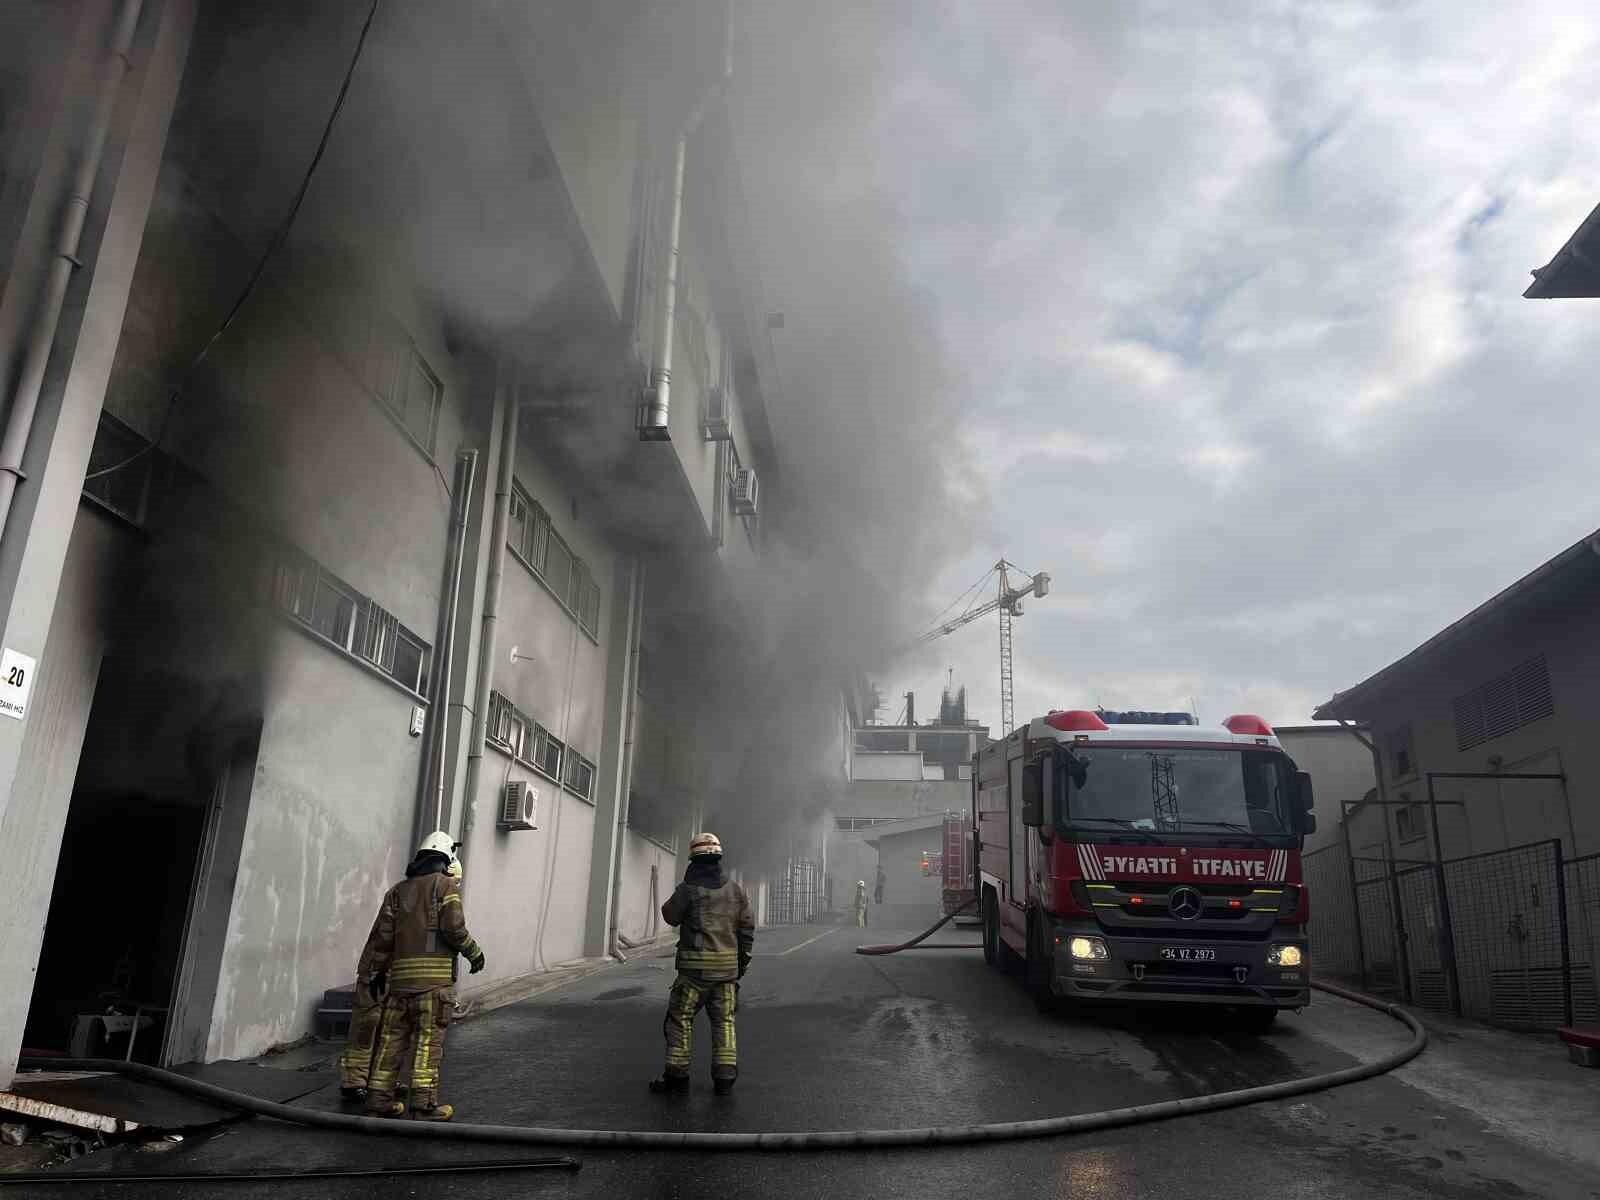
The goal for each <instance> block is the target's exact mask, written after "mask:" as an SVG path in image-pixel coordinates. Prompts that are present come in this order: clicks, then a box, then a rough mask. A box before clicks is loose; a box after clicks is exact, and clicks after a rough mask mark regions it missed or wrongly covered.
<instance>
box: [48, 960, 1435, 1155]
mask: <svg viewBox="0 0 1600 1200" xmlns="http://www.w3.org/2000/svg"><path fill="white" fill-rule="evenodd" d="M930 932H931V931H930ZM1312 986H1313V987H1315V988H1318V989H1320V990H1322V991H1324V992H1329V993H1331V994H1333V995H1335V996H1341V997H1343V998H1344V999H1346V1000H1353V1001H1355V1002H1356V1003H1357V1004H1364V1005H1366V1006H1367V1007H1368V1008H1375V1009H1377V1010H1378V1011H1379V1012H1382V1013H1387V1014H1388V1015H1389V1016H1391V1017H1393V1018H1394V1019H1395V1020H1397V1021H1399V1022H1401V1023H1402V1024H1404V1025H1405V1026H1406V1027H1407V1028H1408V1029H1410V1031H1411V1040H1410V1041H1408V1042H1407V1043H1406V1044H1405V1045H1404V1046H1402V1047H1401V1048H1400V1049H1398V1050H1395V1051H1392V1052H1391V1053H1389V1054H1386V1055H1384V1056H1383V1057H1382V1058H1379V1059H1375V1060H1373V1061H1372V1062H1367V1063H1357V1064H1356V1065H1354V1066H1350V1067H1345V1068H1343V1069H1342V1070H1339V1071H1325V1072H1323V1073H1322V1074H1319V1075H1308V1076H1305V1077H1304V1078H1301V1079H1288V1080H1284V1081H1283V1082H1281V1083H1268V1084H1261V1085H1260V1086H1257V1087H1247V1088H1236V1089H1234V1090H1233V1091H1227V1092H1213V1093H1210V1094H1209V1095H1204V1096H1185V1097H1184V1098H1182V1099H1180V1100H1162V1101H1158V1102H1156V1103H1154V1104H1135V1105H1131V1106H1129V1107H1127V1108H1112V1109H1105V1110H1103V1111H1101V1112H1090V1113H1074V1114H1072V1115H1070V1116H1061V1117H1044V1118H1042V1119H1039V1120H1034V1121H996V1122H992V1123H989V1124H980V1125H935V1126H926V1127H922V1128H916V1129H837V1130H801V1131H796V1132H777V1133H679V1132H674V1131H668V1130H664V1129H661V1130H657V1129H556V1128H543V1127H538V1126H521V1125H473V1124H465V1123H463V1124H455V1123H452V1124H448V1125H445V1124H439V1123H437V1122H432V1121H390V1120H384V1119H382V1118H378V1117H356V1116H346V1115H345V1114H343V1113H327V1112H317V1111H315V1110H312V1109H305V1108H295V1107H293V1106H291V1105H288V1104H276V1103H274V1102H272V1101H270V1100H260V1099H257V1098H256V1097H254V1096H246V1095H243V1094H242V1093H239V1092H233V1091H229V1090H228V1089H227V1088H220V1087H217V1086H216V1085H215V1084H209V1083H202V1082H200V1080H198V1079H191V1078H189V1077H188V1076H187V1075H177V1074H174V1073H173V1072H171V1071H163V1070H161V1069H160V1068H158V1067H148V1066H145V1065H144V1064H143V1063H126V1062H121V1061H119V1060H116V1059H99V1058H89V1059H65V1060H63V1059H55V1058H41V1059H23V1061H22V1063H21V1066H23V1067H25V1068H37V1069H40V1070H55V1071H115V1072H117V1073H119V1074H123V1075H130V1076H132V1077H133V1078H135V1079H142V1080H145V1081H147V1082H149V1083H156V1084H160V1085H162V1086H165V1087H169V1088H172V1089H174V1090H176V1091H180V1092H187V1093H188V1094H190V1095H192V1096H199V1097H200V1098H201V1099H203V1100H211V1101H213V1102H215V1103H218V1104H223V1105H226V1106H227V1107H229V1108H235V1109H240V1110H242V1111H244V1112H249V1113H255V1114H256V1115H257V1116H263V1117H276V1118H277V1119H278V1120H281V1121H291V1122H294V1123H295V1124H298V1125H309V1126H312V1127H313V1128H318V1129H333V1130H339V1131H341V1132H345V1133H380V1134H391V1135H395V1136H400V1137H410V1138H429V1139H438V1140H446V1141H457V1142H499V1143H510V1144H513V1145H531V1146H608V1147H614V1148H624V1149H640V1150H645V1149H648V1150H822V1149H836V1150H864V1149H871V1148H878V1149H881V1148H883V1147H886V1146H958V1145H965V1144H968V1143H973V1142H1009V1141H1019V1140H1021V1139H1024V1138H1040V1137H1056V1136H1059V1135H1061V1134H1068V1133H1088V1132H1090V1131H1091V1130H1099V1129H1116V1128H1120V1127H1122V1126H1125V1125H1142V1124H1145V1123H1147V1122H1150V1121H1162V1120H1166V1119H1168V1118H1170V1117H1185V1116H1193V1115H1195V1114H1197V1113H1207V1112H1217V1111H1219V1110H1221V1109H1226V1108H1239V1107H1241V1106H1243V1105H1246V1104H1259V1103H1260V1102H1261V1101H1263V1100H1283V1099H1287V1098H1288V1097H1290V1096H1303V1095H1306V1094H1307V1093H1309V1092H1320V1091H1324V1090H1326V1089H1328V1088H1333V1087H1340V1086H1342V1085H1343V1084H1347V1083H1355V1082H1357V1081H1358V1080H1362V1079H1371V1078H1372V1077H1373V1076H1375V1075H1382V1074H1384V1073H1385V1072H1387V1071H1392V1070H1394V1069H1395V1068H1396V1067H1398V1066H1401V1065H1403V1064H1404V1063H1407V1062H1410V1061H1411V1060H1412V1059H1413V1058H1415V1057H1416V1056H1417V1055H1418V1054H1420V1053H1422V1048H1423V1047H1424V1046H1426V1045H1427V1044H1428V1034H1427V1031H1426V1030H1425V1029H1423V1027H1422V1024H1421V1023H1420V1022H1419V1021H1418V1020H1417V1019H1416V1018H1415V1017H1413V1016H1412V1015H1411V1014H1410V1013H1409V1012H1407V1011H1406V1010H1405V1009H1403V1008H1401V1007H1400V1006H1399V1005H1398V1004H1390V1003H1388V1002H1387V1001H1384V1000H1378V999H1375V998H1373V997H1371V996H1365V995H1362V994H1361V993H1359V992H1352V991H1349V990H1348V989H1346V988H1342V987H1340V986H1338V985H1337V984H1332V983H1324V982H1322V981H1320V980H1317V981H1313V983H1312ZM105 1178H112V1177H111V1176H105Z"/></svg>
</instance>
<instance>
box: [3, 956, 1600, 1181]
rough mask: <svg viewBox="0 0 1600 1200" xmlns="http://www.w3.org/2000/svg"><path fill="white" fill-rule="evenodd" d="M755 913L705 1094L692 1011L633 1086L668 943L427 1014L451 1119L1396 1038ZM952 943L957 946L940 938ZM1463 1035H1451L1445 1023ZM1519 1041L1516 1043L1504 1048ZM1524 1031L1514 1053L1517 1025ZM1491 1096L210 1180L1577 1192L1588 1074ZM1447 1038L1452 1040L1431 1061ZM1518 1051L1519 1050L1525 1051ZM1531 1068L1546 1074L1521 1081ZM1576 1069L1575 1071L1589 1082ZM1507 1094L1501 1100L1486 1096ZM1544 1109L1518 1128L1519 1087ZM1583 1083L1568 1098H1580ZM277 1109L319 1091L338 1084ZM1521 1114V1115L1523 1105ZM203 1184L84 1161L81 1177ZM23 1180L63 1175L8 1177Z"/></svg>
mask: <svg viewBox="0 0 1600 1200" xmlns="http://www.w3.org/2000/svg"><path fill="white" fill-rule="evenodd" d="M865 932H866V935H867V936H866V937H863V931H860V930H855V929H848V928H840V929H833V930H831V931H826V932H825V931H823V930H821V929H819V928H818V927H814V926H813V927H804V928H793V929H784V930H776V931H770V932H764V933H763V934H762V936H761V938H760V941H759V946H758V959H757V962H756V963H755V964H754V966H753V968H752V970H751V973H750V975H749V976H748V977H747V979H746V981H745V984H744V987H743V990H742V995H741V1011H740V1014H739V1044H740V1055H741V1060H742V1061H741V1078H740V1082H739V1086H738V1089H737V1091H736V1092H735V1093H734V1095H732V1096H730V1097H727V1098H721V1097H715V1096H713V1095H712V1094H711V1089H710V1086H709V1066H708V1057H707V1055H708V1046H707V1044H706V1032H707V1026H706V1025H705V1023H704V1022H703V1021H702V1023H701V1025H700V1027H699V1029H698V1031H697V1032H698V1041H697V1046H696V1052H697V1064H696V1074H695V1078H694V1090H693V1091H692V1092H691V1094H690V1095H689V1096H687V1097H684V1098H663V1097H655V1096H651V1095H649V1094H648V1093H647V1092H646V1090H645V1087H644V1084H645V1081H646V1080H647V1079H648V1078H649V1077H650V1076H651V1075H653V1074H654V1073H656V1071H657V1070H658V1069H659V1062H660V1045H661V1038H660V1022H661V1012H662V1008H663V1004H664V1001H665V996H666V990H667V987H668V985H669V983H670V981H671V978H672V971H671V959H670V957H665V958H658V957H648V958H643V959H638V960H635V961H633V962H630V963H628V964H626V965H624V966H618V967H616V968H614V969H609V970H605V971H602V972H600V973H598V974H595V975H591V976H588V977H586V978H582V979H578V980H577V981H575V982H573V983H571V984H569V985H567V986H565V987H563V988H560V989H558V990H556V991H553V992H550V993H547V994H545V995H543V996H540V997H538V998H537V999H535V1000H531V1001H528V1002H525V1003H522V1004H518V1005H515V1006H512V1007H509V1008H504V1009H500V1010H498V1011H495V1012H491V1013H488V1014H485V1015H483V1016H481V1017H478V1018H476V1019H474V1020H471V1021H468V1022H465V1023H463V1024H461V1025H459V1026H458V1027H457V1028H455V1029H453V1030H452V1031H451V1033H450V1040H449V1045H448V1051H447V1056H446V1059H445V1067H444V1078H445V1086H444V1092H445V1095H446V1098H448V1099H449V1100H451V1101H452V1102H454V1103H455V1104H456V1105H457V1111H458V1119H460V1120H464V1121H475V1122H492V1123H498V1124H528V1125H546V1126H564V1127H582V1128H610V1129H652V1128H654V1129H672V1130H688V1129H695V1130H730V1131H734V1130H737V1131H757V1130H799V1129H852V1128H885V1127H906V1126H920V1125H934V1124H956V1123H967V1122H976V1121H1010V1120H1022V1119H1031V1118H1038V1117H1047V1116H1054V1115H1059V1114H1063V1113H1072V1112H1090V1111H1094V1110H1098V1109H1104V1108H1116V1107H1122V1106H1125V1105H1130V1104H1137V1103H1141V1102H1144V1101H1150V1100H1163V1099H1168V1098H1172V1097H1176V1096H1184V1095H1193V1094H1197V1093H1202V1092H1209V1091H1217V1090H1223V1089H1228V1088H1235V1087H1243V1086H1248V1085H1250V1084H1255V1083H1263V1082H1270V1081H1274V1080H1280V1079H1290V1078H1294V1077H1297V1076H1300V1075H1306V1074H1312V1073H1316V1072H1320V1071H1326V1070H1332V1069H1337V1068H1339V1067H1342V1066H1347V1065H1349V1064H1351V1063H1352V1062H1355V1061H1358V1060H1366V1059H1371V1058H1374V1057H1377V1056H1379V1055H1382V1054H1384V1053H1386V1052H1387V1051H1388V1050H1391V1049H1394V1048H1397V1047H1398V1046H1400V1045H1402V1044H1403V1043H1404V1041H1405V1039H1406V1036H1407V1035H1406V1031H1405V1030H1404V1029H1403V1028H1402V1027H1401V1026H1399V1025H1398V1024H1396V1023H1395V1022H1393V1021H1392V1020H1390V1019H1389V1018H1387V1017H1385V1016H1383V1015H1381V1014H1378V1013H1375V1012H1372V1011H1370V1010H1367V1009H1364V1008H1360V1007H1358V1006H1355V1005H1351V1004H1347V1003H1345V1002H1343V1001H1338V1000H1334V999H1332V998H1329V997H1326V996H1322V995H1318V996H1317V997H1316V999H1315V1001H1314V1003H1313V1005H1312V1006H1311V1008H1309V1009H1307V1010H1306V1011H1305V1012H1303V1013H1301V1014H1298V1015H1288V1016H1286V1017H1284V1018H1282V1019H1281V1020H1280V1022H1279V1025H1278V1027H1277V1028H1276V1029H1275V1030H1274V1031H1273V1032H1272V1033H1270V1034H1268V1035H1266V1036H1256V1035H1252V1034H1248V1033H1244V1032H1241V1031H1237V1030H1231V1029H1229V1028H1228V1027H1227V1024H1226V1022H1225V1021H1223V1020H1221V1019H1220V1018H1219V1016H1218V1015H1217V1014H1214V1013H1212V1012H1210V1011H1200V1012H1196V1013H1192V1014H1179V1013H1159V1014H1155V1015H1153V1016H1152V1015H1139V1014H1128V1013H1116V1014H1106V1015H1093V1016H1081V1017H1072V1018H1060V1017H1047V1016H1043V1015H1040V1014H1039V1013H1037V1012H1036V1011H1035V1010H1034V1008H1033V1006H1032V1004H1031V1002H1030V1001H1029V1000H1028V999H1027V997H1026V996H1025V995H1024V994H1023V991H1022V988H1021V984H1020V982H1019V981H1018V980H1016V979H1012V978H1008V977H1005V976H1002V975H1000V974H998V973H996V972H994V971H992V970H990V969H988V968H986V967H985V966H984V964H983V960H982V956H981V955H980V954H979V953H977V952H975V951H972V952H964V951H934V952H927V953H912V954H902V955H897V956H894V957H892V958H864V957H861V956H858V955H855V954H853V953H852V948H853V947H854V946H855V945H857V944H859V943H860V942H862V941H864V940H870V941H882V940H892V934H891V933H890V932H889V931H883V930H870V931H865ZM956 940H965V936H964V935H961V934H958V935H957V939H956ZM1461 1040H1462V1039H1461V1038H1459V1037H1456V1038H1454V1041H1455V1042H1456V1043H1459V1042H1460V1041H1461ZM1520 1044H1521V1043H1513V1046H1514V1047H1515V1046H1517V1045H1520ZM1528 1045H1529V1047H1530V1048H1533V1047H1534V1046H1535V1043H1533V1042H1532V1041H1531V1040H1530V1042H1529V1043H1528ZM1537 1053H1538V1054H1540V1055H1544V1056H1545V1057H1547V1059H1548V1065H1546V1063H1545V1059H1544V1058H1540V1059H1539V1060H1538V1061H1536V1062H1535V1063H1534V1064H1533V1066H1532V1068H1531V1069H1530V1068H1527V1067H1523V1066H1518V1067H1516V1068H1515V1069H1518V1070H1522V1071H1523V1073H1524V1076H1525V1078H1523V1079H1522V1080H1521V1084H1520V1088H1519V1089H1518V1090H1516V1091H1515V1092H1514V1095H1515V1097H1516V1107H1517V1111H1515V1112H1511V1111H1506V1112H1498V1111H1496V1103H1495V1095H1496V1093H1497V1091H1498V1090H1499V1089H1497V1088H1496V1087H1495V1086H1492V1085H1491V1083H1485V1081H1484V1079H1482V1078H1478V1079H1477V1080H1476V1082H1475V1083H1474V1082H1472V1077H1471V1064H1470V1061H1469V1060H1467V1059H1465V1058H1463V1057H1461V1052H1460V1051H1459V1049H1458V1048H1457V1049H1453V1048H1452V1035H1446V1036H1445V1037H1444V1038H1442V1039H1441V1041H1440V1046H1439V1048H1438V1050H1437V1051H1429V1052H1427V1053H1425V1055H1424V1057H1423V1058H1422V1059H1420V1060H1418V1061H1417V1062H1416V1063H1414V1064H1412V1065H1410V1066H1407V1067H1405V1068H1402V1069H1401V1070H1400V1071H1399V1072H1396V1073H1393V1074H1390V1075H1387V1076H1384V1077H1381V1078H1379V1079H1376V1080H1369V1081H1365V1082H1362V1083H1357V1084H1353V1085H1350V1086H1347V1087H1344V1088H1341V1089H1337V1090H1334V1091H1327V1092H1320V1093H1315V1094H1312V1095H1309V1096H1304V1097H1299V1098H1297V1099H1293V1100H1288V1101H1283V1102H1276V1103H1268V1104H1261V1105H1255V1106H1251V1107H1247V1108H1241V1109H1234V1110H1231V1111H1228V1112H1223V1113H1216V1114H1210V1115H1204V1116H1198V1117H1186V1118H1179V1119H1176V1120H1172V1121H1165V1122H1161V1123H1158V1124H1152V1125H1143V1126H1136V1127H1132V1128H1128V1129H1122V1130H1112V1131H1106V1132H1102V1133H1095V1134H1088V1135H1077V1136H1072V1137H1066V1138H1055V1139H1043V1140H1035V1141H1026V1142H1014V1143H1007V1144H997V1145H983V1146H964V1147H951V1148H939V1149H903V1150H885V1151H847V1150H833V1151H816V1152H804V1153H763V1152H754V1153H752V1152H742V1153H715V1152H706V1151H669V1152H648V1153H644V1152H619V1151H605V1152H595V1151H590V1150H584V1149H575V1150H564V1151H556V1150H543V1149H540V1150H535V1151H531V1153H537V1154H544V1153H568V1154H571V1155H572V1156H574V1157H576V1158H578V1159H580V1160H581V1161H582V1164H583V1168H582V1170H581V1171H579V1172H578V1173H576V1174H570V1175H566V1174H563V1175H556V1174H551V1173H531V1174H524V1175H516V1176H470V1175H469V1176H455V1177H448V1176H445V1177H414V1178H410V1179H404V1180H393V1179H391V1180H376V1179H374V1180H342V1181H339V1182H338V1183H329V1182H300V1183H296V1182H287V1183H285V1182H274V1183H271V1184H260V1185H255V1184H229V1185H226V1195H228V1196H230V1197H254V1196H261V1197H266V1196H271V1197H274V1198H276V1200H293V1198H295V1197H310V1196H333V1195H337V1196H349V1197H364V1196H373V1197H378V1196H384V1197H394V1196H416V1197H444V1196H449V1197H452V1198H453V1200H470V1198H476V1197H491V1196H496V1197H497V1196H546V1195H548V1196H552V1197H574V1198H576V1197H631V1196H640V1197H678V1196H684V1197H707V1196H730V1197H731V1196H763V1197H812V1196H816V1197H822V1196H829V1197H847V1196H869V1195H870V1196H873V1197H891V1196H916V1197H922V1198H926V1197H930V1196H954V1195H984V1196H990V1195H1006V1194H1009V1195H1018V1196H1063V1197H1066V1196H1070V1197H1075V1198H1091V1200H1099V1198H1106V1200H1122V1198H1125V1197H1130V1198H1131V1197H1162V1198H1163V1200H1173V1198H1178V1197H1213V1196H1228V1197H1244V1196H1268V1195H1270V1196H1273V1197H1282V1198H1285V1200H1299V1198H1312V1197H1348V1196H1386V1197H1421V1196H1430V1197H1433V1196H1444V1197H1483V1196H1496V1197H1500V1196H1538V1197H1583V1198H1596V1197H1600V1144H1597V1143H1600V1139H1595V1138H1594V1137H1593V1135H1592V1131H1593V1130H1594V1129H1595V1128H1597V1127H1600V1072H1581V1071H1577V1070H1576V1069H1575V1068H1569V1067H1567V1066H1566V1064H1565V1063H1564V1061H1563V1060H1562V1059H1561V1057H1560V1054H1559V1051H1558V1050H1556V1049H1554V1048H1546V1047H1544V1045H1543V1043H1537ZM1452 1054H1455V1055H1456V1059H1454V1060H1453V1059H1452V1057H1451V1056H1452ZM1524 1057H1526V1056H1524ZM1544 1071H1548V1072H1549V1075H1548V1081H1549V1082H1548V1083H1547V1084H1542V1083H1541V1080H1543V1079H1545V1076H1543V1075H1542V1074H1541V1072H1544ZM1588 1077H1595V1078H1594V1082H1593V1084H1592V1085H1591V1083H1590V1082H1589V1078H1588ZM1504 1094H1506V1095H1512V1094H1513V1092H1512V1091H1511V1090H1510V1089H1509V1088H1508V1089H1505V1090H1504ZM1544 1094H1548V1096H1549V1097H1550V1101H1551V1104H1552V1105H1559V1107H1560V1110H1561V1112H1560V1115H1559V1119H1557V1118H1556V1117H1552V1118H1551V1119H1550V1120H1548V1121H1546V1120H1541V1119H1540V1116H1539V1113H1538V1112H1537V1103H1538V1098H1539V1097H1540V1096H1541V1095H1544ZM1587 1102H1592V1105H1593V1107H1592V1108H1590V1109H1589V1110H1588V1111H1587V1112H1586V1111H1585V1110H1584V1105H1585V1104H1586V1103H1587ZM297 1103H300V1104H304V1105H310V1106H314V1107H322V1108H329V1109H334V1108H337V1098H336V1094H335V1092H334V1089H332V1088H331V1087H330V1088H326V1089H324V1090H323V1091H321V1092H318V1093H314V1094H313V1095H311V1096H309V1097H306V1098H304V1099H303V1100H301V1101H298V1102H297ZM1530 1106H1531V1107H1532V1108H1533V1109H1534V1111H1531V1112H1530V1111H1529V1108H1530ZM516 1153H517V1151H515V1150H513V1149H512V1148H509V1147H505V1146H481V1147H480V1146H467V1145H457V1144H453V1143H424V1144H419V1143H415V1142H412V1141H404V1142H402V1141H400V1140H398V1139H374V1138H368V1137H361V1136H355V1135H343V1134H328V1133H320V1132H315V1131H311V1130H306V1129H300V1128H295V1127H292V1126H287V1125H283V1124H278V1123H275V1122H271V1121H264V1120H249V1121H244V1122H239V1123H235V1124H232V1125H230V1126H228V1127H226V1128H225V1129H223V1130H220V1131H219V1132H217V1134H216V1135H215V1136H193V1137H190V1138H189V1139H188V1140H186V1141H185V1142H183V1143H181V1144H177V1145H174V1146H173V1147H172V1148H170V1149H166V1150H163V1151H159V1152H152V1151H149V1150H144V1151H137V1150H133V1149H122V1150H117V1151H114V1152H109V1153H102V1154H97V1155H94V1156H93V1157H92V1158H90V1159H87V1160H83V1161H82V1162H80V1163H78V1164H76V1165H75V1167H74V1168H73V1170H74V1171H75V1172H101V1171H108V1170H119V1169H120V1170H131V1169H142V1170H155V1169H159V1170H169V1171H173V1172H178V1171H184V1170H249V1169H253V1168H259V1169H284V1168H293V1169H309V1168H314V1167H337V1168H348V1167H358V1166H363V1165H367V1166H397V1165H401V1164H413V1163H415V1164H422V1163H448V1162H468V1161H481V1160H487V1159H499V1158H506V1157H511V1156H513V1155H514V1154H516ZM213 1189H214V1190H216V1191H217V1193H218V1194H222V1193H221V1189H220V1188H219V1187H217V1185H206V1184H198V1185H185V1186H183V1187H181V1188H180V1187H179V1186H178V1185H171V1184H167V1185H152V1186H150V1187H144V1188H134V1187H132V1186H125V1185H116V1184H112V1183H109V1182H108V1183H107V1184H105V1185H103V1186H102V1185H99V1184H97V1183H92V1182H88V1181H83V1182H81V1183H80V1184H78V1185H77V1186H75V1187H73V1188H72V1189H71V1194H72V1195H75V1196H78V1197H85V1198H87V1197H116V1196H131V1195H135V1194H149V1195H154V1194H162V1195H167V1194H171V1195H181V1194H191V1193H192V1194H195V1195H202V1194H211V1190H213ZM27 1194H30V1195H31V1194H38V1195H41V1196H44V1195H50V1194H58V1195H65V1194H67V1189H65V1188H54V1187H50V1188H44V1187H39V1188H36V1189H29V1190H28V1192H27Z"/></svg>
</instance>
